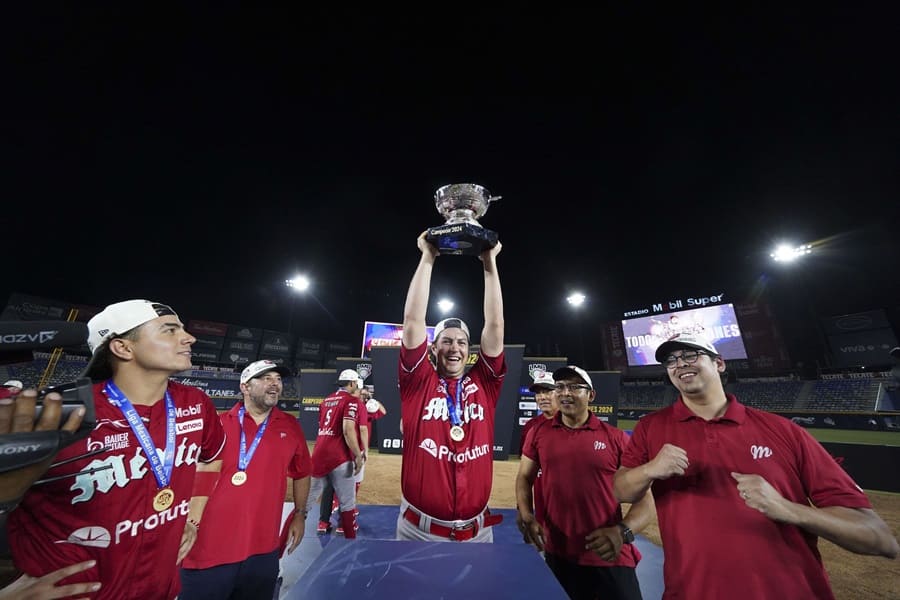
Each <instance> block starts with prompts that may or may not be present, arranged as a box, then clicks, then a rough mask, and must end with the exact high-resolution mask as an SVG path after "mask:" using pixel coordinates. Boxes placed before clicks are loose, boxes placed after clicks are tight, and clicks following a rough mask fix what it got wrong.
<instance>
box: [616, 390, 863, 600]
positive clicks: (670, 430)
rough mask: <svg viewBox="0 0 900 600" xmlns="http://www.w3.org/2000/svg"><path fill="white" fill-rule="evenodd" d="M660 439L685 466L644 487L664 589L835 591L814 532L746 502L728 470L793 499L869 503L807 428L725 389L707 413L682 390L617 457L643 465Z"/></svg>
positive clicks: (702, 593)
mask: <svg viewBox="0 0 900 600" xmlns="http://www.w3.org/2000/svg"><path fill="white" fill-rule="evenodd" d="M666 443H669V444H673V445H675V446H678V447H680V448H683V449H684V450H685V451H686V452H687V455H688V460H689V462H690V466H689V467H688V470H687V471H686V472H685V474H684V475H683V476H680V477H679V476H673V477H670V478H669V479H665V480H659V481H654V482H653V487H652V488H651V489H652V490H653V497H654V499H655V500H656V511H657V514H658V516H659V529H660V533H661V535H662V543H663V548H664V551H665V555H666V560H665V565H664V571H663V575H664V579H665V585H666V591H665V596H664V597H665V598H728V599H729V600H741V599H743V598H747V599H751V598H753V599H756V598H833V597H834V596H833V594H832V592H831V589H830V587H829V585H828V576H827V575H826V573H825V569H824V567H823V565H822V558H821V556H820V555H819V550H818V548H817V545H816V542H817V539H818V538H817V536H815V535H813V534H811V533H808V532H806V531H805V530H803V529H801V528H799V527H796V526H794V525H787V524H784V523H777V522H775V521H773V520H772V519H769V518H768V517H766V516H765V515H763V514H762V513H760V512H759V511H757V510H754V509H752V508H749V507H748V506H747V505H746V504H745V503H744V501H743V500H742V499H741V497H740V495H739V494H738V491H737V482H736V481H735V480H734V478H732V477H731V472H732V471H734V472H736V473H745V474H756V475H761V476H762V477H763V478H765V479H766V481H768V482H769V483H770V484H771V485H772V487H774V488H775V489H776V490H777V491H778V493H780V494H781V495H782V496H784V497H785V498H786V499H788V500H790V501H792V502H797V503H800V504H806V503H807V502H811V503H812V504H813V505H814V506H817V507H827V506H843V507H847V508H871V506H872V505H871V504H870V503H869V500H868V499H867V498H866V495H865V494H864V493H863V491H862V490H861V489H860V488H859V486H857V485H856V484H855V483H854V482H853V480H852V479H851V478H850V476H849V475H847V473H846V472H845V471H844V470H843V469H842V468H841V467H840V466H839V465H838V464H837V463H836V462H835V461H834V459H833V458H832V457H831V456H830V455H829V454H828V452H826V451H825V449H824V448H823V447H822V446H821V444H819V443H818V442H817V441H816V440H815V439H814V438H813V437H812V436H811V435H810V434H809V433H808V432H807V431H806V430H804V429H803V428H801V427H799V426H798V425H795V424H794V423H791V422H790V421H789V420H788V419H785V418H784V417H780V416H778V415H774V414H771V413H767V412H763V411H760V410H755V409H753V408H748V407H745V406H744V405H742V404H740V403H739V402H738V401H737V399H736V398H735V397H734V396H732V395H729V396H728V408H727V409H726V411H725V414H724V415H722V417H720V418H718V419H713V420H711V421H704V420H703V419H702V418H700V417H698V416H696V415H695V414H694V413H692V412H691V411H690V410H689V409H688V408H687V406H685V405H684V402H683V401H682V400H681V398H680V397H679V399H678V400H677V401H676V402H675V404H673V405H672V406H669V407H668V408H664V409H662V410H659V411H657V412H655V413H652V414H649V415H647V416H645V417H644V418H643V419H641V420H640V421H638V424H637V426H636V427H635V429H634V434H633V435H632V437H631V442H630V443H629V445H628V447H627V449H626V451H625V455H624V456H623V457H622V465H623V466H625V467H637V466H640V465H642V464H644V463H646V462H648V461H649V460H650V459H652V458H653V457H655V456H656V455H657V453H658V452H659V450H660V448H661V447H662V446H663V444H666Z"/></svg>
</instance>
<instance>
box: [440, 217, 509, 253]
mask: <svg viewBox="0 0 900 600" xmlns="http://www.w3.org/2000/svg"><path fill="white" fill-rule="evenodd" d="M497 238H498V236H497V232H496V231H491V230H490V229H485V228H484V227H481V226H479V225H471V224H469V223H456V224H453V225H440V226H438V227H429V228H428V233H426V234H425V239H426V240H428V243H430V244H432V245H433V246H435V247H436V248H437V249H438V251H439V252H440V253H441V254H463V255H467V256H478V255H480V254H481V253H482V252H484V251H485V250H488V249H490V248H493V247H494V246H496V245H497Z"/></svg>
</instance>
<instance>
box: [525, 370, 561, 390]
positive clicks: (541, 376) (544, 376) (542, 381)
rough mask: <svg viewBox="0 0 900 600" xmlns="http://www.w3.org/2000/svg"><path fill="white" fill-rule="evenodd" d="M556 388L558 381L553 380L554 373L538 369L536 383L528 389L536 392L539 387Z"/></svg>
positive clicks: (535, 377)
mask: <svg viewBox="0 0 900 600" xmlns="http://www.w3.org/2000/svg"><path fill="white" fill-rule="evenodd" d="M555 388H556V382H555V381H553V373H549V372H547V371H538V372H537V374H536V375H535V376H534V383H532V384H531V386H529V388H528V389H529V390H531V391H532V392H536V391H538V389H545V390H552V389H555Z"/></svg>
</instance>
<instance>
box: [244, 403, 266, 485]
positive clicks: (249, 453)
mask: <svg viewBox="0 0 900 600" xmlns="http://www.w3.org/2000/svg"><path fill="white" fill-rule="evenodd" d="M244 412H246V410H245V409H244V407H243V406H242V407H241V408H240V410H238V422H239V423H240V424H241V450H240V454H238V471H246V470H247V465H249V464H250V459H252V458H253V453H254V452H256V447H257V446H259V440H261V439H262V436H263V432H264V431H265V430H266V426H267V425H268V424H269V416H270V415H271V414H272V413H269V414H268V415H266V420H265V421H263V422H262V423H260V424H259V429H257V430H256V437H255V438H253V443H252V444H250V450H249V451H248V450H247V438H246V436H244Z"/></svg>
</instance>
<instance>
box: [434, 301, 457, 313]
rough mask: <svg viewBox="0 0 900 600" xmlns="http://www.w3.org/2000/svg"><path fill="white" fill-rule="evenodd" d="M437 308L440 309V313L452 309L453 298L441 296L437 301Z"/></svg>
mask: <svg viewBox="0 0 900 600" xmlns="http://www.w3.org/2000/svg"><path fill="white" fill-rule="evenodd" d="M437 306H438V309H440V311H441V314H442V315H446V314H447V313H448V312H450V311H451V310H453V307H454V306H456V305H455V304H454V303H453V300H450V299H449V298H441V299H440V300H438V303H437Z"/></svg>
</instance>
